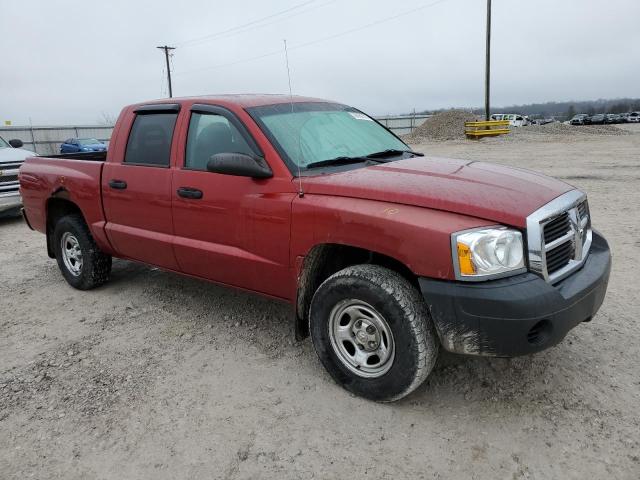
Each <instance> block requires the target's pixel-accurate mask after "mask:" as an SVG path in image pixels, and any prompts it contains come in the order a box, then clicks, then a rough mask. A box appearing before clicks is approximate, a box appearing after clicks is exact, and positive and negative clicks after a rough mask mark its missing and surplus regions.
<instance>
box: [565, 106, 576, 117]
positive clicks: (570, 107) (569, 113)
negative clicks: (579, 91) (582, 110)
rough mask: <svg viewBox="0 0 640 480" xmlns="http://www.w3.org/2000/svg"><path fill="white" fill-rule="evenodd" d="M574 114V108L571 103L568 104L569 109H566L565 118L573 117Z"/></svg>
mask: <svg viewBox="0 0 640 480" xmlns="http://www.w3.org/2000/svg"><path fill="white" fill-rule="evenodd" d="M575 114H576V109H575V107H574V106H573V105H569V109H568V110H567V114H566V117H567V120H568V119H570V118H573V116H574V115H575Z"/></svg>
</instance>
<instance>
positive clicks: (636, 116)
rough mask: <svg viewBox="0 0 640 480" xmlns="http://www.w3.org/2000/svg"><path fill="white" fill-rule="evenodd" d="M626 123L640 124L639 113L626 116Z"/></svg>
mask: <svg viewBox="0 0 640 480" xmlns="http://www.w3.org/2000/svg"><path fill="white" fill-rule="evenodd" d="M627 122H628V123H640V112H631V113H630V114H629V115H628V116H627Z"/></svg>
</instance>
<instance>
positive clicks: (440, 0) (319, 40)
mask: <svg viewBox="0 0 640 480" xmlns="http://www.w3.org/2000/svg"><path fill="white" fill-rule="evenodd" d="M446 1H448V0H437V1H435V2H431V3H428V4H426V5H421V6H419V7H415V8H412V9H410V10H406V11H404V12H401V13H398V14H396V15H392V16H389V17H384V18H381V19H379V20H375V21H373V22H370V23H366V24H364V25H361V26H359V27H354V28H350V29H348V30H344V31H342V32H338V33H335V34H333V35H328V36H326V37H322V38H317V39H315V40H311V41H309V42H304V43H300V44H298V45H294V46H292V47H289V51H291V50H298V49H301V48H305V47H309V46H311V45H315V44H318V43H322V42H327V41H329V40H333V39H334V38H339V37H342V36H344V35H349V34H351V33H355V32H359V31H361V30H364V29H367V28H371V27H374V26H376V25H380V24H382V23H386V22H390V21H392V20H396V19H398V18H401V17H404V16H406V15H411V14H412V13H416V12H418V11H420V10H424V9H427V8H430V7H434V6H436V5H438V4H440V3H444V2H446ZM281 53H282V50H274V51H271V52H267V53H264V54H262V55H256V56H254V57H249V58H245V59H242V60H237V61H234V62H229V63H222V64H218V65H211V66H209V67H201V68H196V69H193V70H186V71H184V72H176V75H185V74H189V73H194V72H201V71H204V70H214V69H218V68H223V67H231V66H234V65H239V64H241V63H247V62H252V61H255V60H259V59H262V58H266V57H272V56H275V55H280V54H281Z"/></svg>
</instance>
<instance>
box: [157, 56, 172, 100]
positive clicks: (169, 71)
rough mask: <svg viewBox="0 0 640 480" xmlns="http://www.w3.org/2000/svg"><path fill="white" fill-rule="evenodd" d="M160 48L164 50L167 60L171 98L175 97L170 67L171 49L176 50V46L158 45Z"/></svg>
mask: <svg viewBox="0 0 640 480" xmlns="http://www.w3.org/2000/svg"><path fill="white" fill-rule="evenodd" d="M156 48H159V49H160V50H164V58H165V60H166V61H167V82H168V83H169V98H172V97H173V89H172V88H171V68H169V50H175V49H176V48H175V47H168V46H167V45H164V46H162V47H156Z"/></svg>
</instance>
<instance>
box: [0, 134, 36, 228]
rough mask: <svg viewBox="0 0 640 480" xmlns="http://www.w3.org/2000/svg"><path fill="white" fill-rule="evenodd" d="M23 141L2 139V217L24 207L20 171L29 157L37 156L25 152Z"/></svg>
mask: <svg viewBox="0 0 640 480" xmlns="http://www.w3.org/2000/svg"><path fill="white" fill-rule="evenodd" d="M20 147H22V141H21V140H9V141H8V142H7V141H5V140H4V139H3V138H2V137H0V215H1V214H3V213H8V212H11V211H13V210H15V211H17V210H18V208H20V206H22V198H21V197H20V192H19V190H18V187H19V184H18V169H19V168H20V165H22V162H24V160H25V159H26V158H28V157H35V156H36V154H35V153H33V152H31V151H29V150H24V149H22V148H20Z"/></svg>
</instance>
